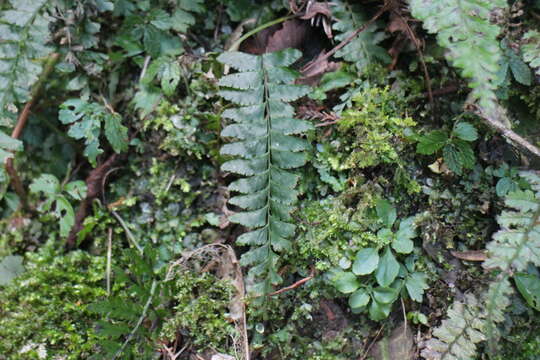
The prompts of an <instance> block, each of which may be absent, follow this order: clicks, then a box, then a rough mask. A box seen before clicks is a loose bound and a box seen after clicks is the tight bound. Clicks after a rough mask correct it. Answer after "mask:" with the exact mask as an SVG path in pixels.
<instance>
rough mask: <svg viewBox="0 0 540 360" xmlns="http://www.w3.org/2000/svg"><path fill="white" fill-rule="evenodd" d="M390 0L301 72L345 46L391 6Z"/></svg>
mask: <svg viewBox="0 0 540 360" xmlns="http://www.w3.org/2000/svg"><path fill="white" fill-rule="evenodd" d="M391 3H392V2H391V1H389V2H387V3H385V4H384V6H383V7H382V8H381V9H380V10H379V11H377V13H376V14H375V15H374V16H373V17H372V18H371V19H370V20H369V21H368V22H366V23H364V25H362V26H360V27H359V28H358V29H356V30H355V31H354V32H353V33H351V34H350V35H349V36H347V38H346V39H345V40H343V41H342V42H340V43H339V44H337V45H336V46H335V47H334V48H333V49H332V50H330V51H329V52H327V53H326V54H324V55H323V56H321V57H319V58H318V59H317V60H316V61H314V62H312V63H310V64H307V65H306V66H304V67H303V68H302V70H301V72H302V73H306V72H307V71H308V70H310V69H311V68H313V67H315V66H317V65H319V64H320V63H322V62H323V61H325V60H327V59H328V58H329V57H330V56H332V55H334V54H335V53H336V52H338V51H339V50H340V49H342V48H343V47H344V46H346V45H347V44H348V43H350V42H351V41H352V40H353V39H354V38H355V37H357V36H358V34H360V33H361V32H362V31H364V30H366V29H367V28H368V27H369V26H370V25H371V24H373V23H374V22H375V21H377V19H378V18H380V17H381V15H383V14H384V13H385V12H386V11H387V10H388V9H390V8H391V7H392V6H391V5H390V4H391Z"/></svg>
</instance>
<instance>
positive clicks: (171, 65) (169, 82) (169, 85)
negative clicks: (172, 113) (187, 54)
mask: <svg viewBox="0 0 540 360" xmlns="http://www.w3.org/2000/svg"><path fill="white" fill-rule="evenodd" d="M178 82H180V65H178V63H177V62H176V61H171V62H167V63H165V64H164V65H163V68H162V70H161V88H162V89H163V92H164V93H165V95H167V96H171V95H173V94H174V91H175V90H176V87H177V86H178Z"/></svg>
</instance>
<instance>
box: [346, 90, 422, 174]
mask: <svg viewBox="0 0 540 360" xmlns="http://www.w3.org/2000/svg"><path fill="white" fill-rule="evenodd" d="M353 102H354V106H353V107H352V108H351V109H348V110H346V111H344V112H343V114H342V118H341V120H340V121H339V123H338V130H339V132H340V133H341V135H342V138H343V139H344V141H343V143H342V144H340V146H339V148H340V151H341V152H342V153H343V154H347V157H346V158H345V159H344V161H343V163H342V164H343V165H341V166H343V167H345V168H360V169H362V168H366V167H370V166H376V165H379V164H400V156H399V153H400V152H401V151H402V149H403V147H404V145H405V143H404V141H403V139H404V138H405V131H406V129H407V128H411V127H413V126H415V125H416V123H415V122H414V120H413V119H412V118H410V117H408V116H406V115H405V112H404V110H403V109H404V108H405V106H404V103H403V101H402V100H400V99H399V98H398V97H397V95H396V94H393V93H392V92H390V89H389V88H388V87H385V88H378V87H372V88H369V89H367V90H363V91H361V92H359V93H357V94H356V95H354V97H353Z"/></svg>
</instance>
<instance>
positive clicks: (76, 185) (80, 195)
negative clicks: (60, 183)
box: [64, 180, 87, 200]
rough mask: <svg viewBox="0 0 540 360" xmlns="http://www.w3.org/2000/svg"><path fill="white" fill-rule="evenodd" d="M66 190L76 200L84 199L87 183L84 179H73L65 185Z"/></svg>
mask: <svg viewBox="0 0 540 360" xmlns="http://www.w3.org/2000/svg"><path fill="white" fill-rule="evenodd" d="M64 190H65V191H66V192H67V193H68V194H69V195H71V197H72V198H74V199H75V200H82V199H84V198H86V193H87V188H86V183H85V182H84V181H82V180H78V181H72V182H70V183H68V184H67V185H66V186H65V188H64Z"/></svg>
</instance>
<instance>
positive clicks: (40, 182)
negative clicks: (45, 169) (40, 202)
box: [30, 174, 60, 196]
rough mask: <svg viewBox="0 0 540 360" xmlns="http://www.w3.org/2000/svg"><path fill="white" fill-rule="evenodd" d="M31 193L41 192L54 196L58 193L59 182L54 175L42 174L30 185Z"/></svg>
mask: <svg viewBox="0 0 540 360" xmlns="http://www.w3.org/2000/svg"><path fill="white" fill-rule="evenodd" d="M30 191H31V192H33V193H38V192H43V193H45V195H48V196H50V195H54V194H57V193H59V192H60V182H59V181H58V179H57V178H56V176H54V175H50V174H42V175H41V176H40V177H38V178H37V179H34V181H32V184H30Z"/></svg>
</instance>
